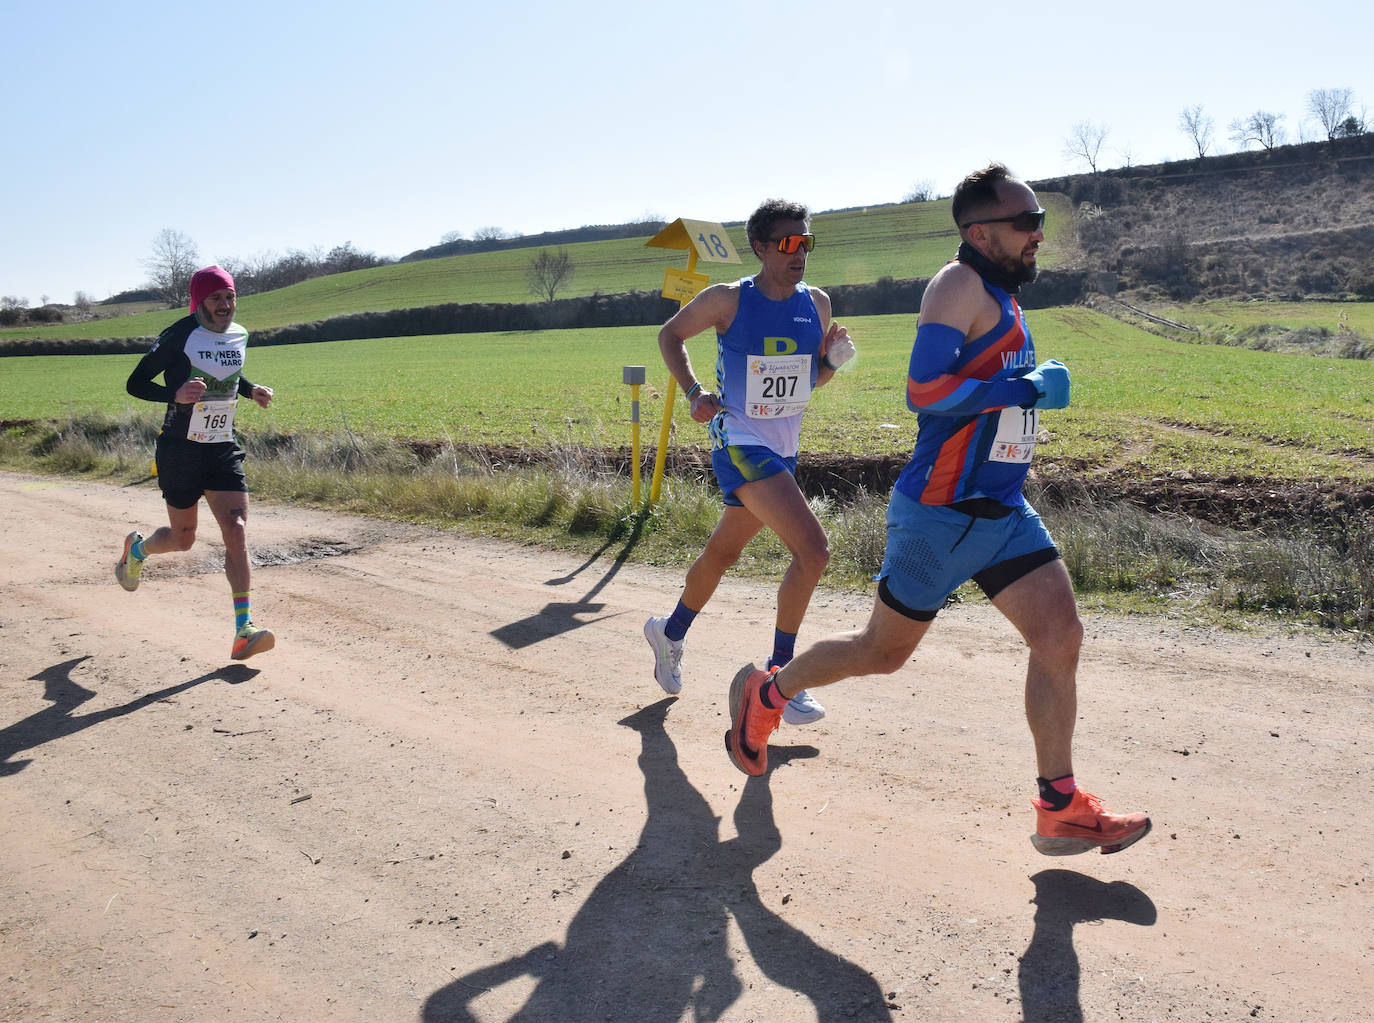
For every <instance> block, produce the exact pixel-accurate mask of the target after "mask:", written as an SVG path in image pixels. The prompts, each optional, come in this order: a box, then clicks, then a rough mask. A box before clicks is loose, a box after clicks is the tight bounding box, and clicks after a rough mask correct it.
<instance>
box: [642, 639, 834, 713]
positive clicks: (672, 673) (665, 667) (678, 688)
mask: <svg viewBox="0 0 1374 1023" xmlns="http://www.w3.org/2000/svg"><path fill="white" fill-rule="evenodd" d="M667 624H668V619H666V618H650V619H649V620H648V621H647V622H645V623H644V638H645V639H647V640H648V641H649V646H651V647H653V649H654V679H655V680H656V681H657V682H658V684H659V685H661V686H662V687H663V691H664V692H665V693H667V694H668V695H669V696H676V695H677V694H678V693H680V692H682V640H680V639H678V640H672V639H669V638H668V637H667V635H666V634H665V633H664V631H663V630H664V628H665V627H666V626H667ZM822 713H824V711H822Z"/></svg>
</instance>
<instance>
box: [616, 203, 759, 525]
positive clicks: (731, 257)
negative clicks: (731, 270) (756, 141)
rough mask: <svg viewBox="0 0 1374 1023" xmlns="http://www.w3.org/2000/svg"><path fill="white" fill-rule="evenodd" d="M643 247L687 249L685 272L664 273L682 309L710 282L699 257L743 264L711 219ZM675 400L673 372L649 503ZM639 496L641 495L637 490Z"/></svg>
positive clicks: (681, 225) (674, 226) (672, 227)
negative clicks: (701, 267) (699, 266)
mask: <svg viewBox="0 0 1374 1023" xmlns="http://www.w3.org/2000/svg"><path fill="white" fill-rule="evenodd" d="M644 245H645V247H646V248H647V247H653V248H658V249H686V250H687V269H686V271H683V270H679V269H677V268H675V267H671V266H670V267H668V269H667V271H665V272H664V274H663V297H664V298H671V299H676V300H677V304H678V308H679V309H680V308H682V307H683V306H685V305H686V304H687V303H688V302H690V301H692V299H694V298H696V296H697V294H698V293H699V292H700V291H701V290H702V289H704V288H705V287H706V285H707V284H708V283H709V282H710V280H711V279H710V278H709V277H708V276H706V274H699V273H697V272H696V269H697V258H698V257H700V258H702V259H704V260H706V261H707V262H708V263H738V262H739V261H740V258H739V255H738V254H737V253H736V252H735V247H734V245H733V244H732V243H731V241H730V236H729V235H728V234H727V233H726V231H725V228H723V227H721V226H720V225H719V224H716V223H713V222H711V221H709V220H684V219H682V218H678V219H677V220H674V221H673V222H672V223H671V224H669V225H668V226H667V227H665V228H664V229H663V230H662V231H660V232H658V234H656V235H654V236H653V237H652V238H650V239H649V240H648V241H647V242H645V243H644ZM676 399H677V381H676V380H675V379H673V375H672V374H671V373H670V374H668V392H667V396H666V399H665V401H664V404H663V428H662V429H661V430H660V431H659V435H658V452H657V454H656V455H655V457H654V478H653V483H652V484H651V485H650V487H649V503H650V504H653V503H654V502H655V501H657V500H658V491H659V485H660V484H661V483H662V481H663V467H664V465H665V464H666V463H667V460H668V434H669V432H670V431H671V429H672V426H673V402H674V401H675V400H676ZM638 464H639V462H638V460H636V462H635V465H636V471H638V468H637V467H638ZM636 495H638V491H637V490H636ZM635 503H636V504H638V503H639V498H638V496H636V497H635Z"/></svg>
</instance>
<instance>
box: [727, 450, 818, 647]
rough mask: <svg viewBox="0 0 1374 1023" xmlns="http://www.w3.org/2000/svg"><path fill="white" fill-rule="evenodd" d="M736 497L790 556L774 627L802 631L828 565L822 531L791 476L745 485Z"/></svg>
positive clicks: (779, 593)
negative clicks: (817, 587)
mask: <svg viewBox="0 0 1374 1023" xmlns="http://www.w3.org/2000/svg"><path fill="white" fill-rule="evenodd" d="M735 496H736V497H738V498H739V499H740V501H742V502H743V503H744V507H745V508H746V509H748V510H749V512H750V513H751V514H752V515H753V517H754V518H756V519H757V520H758V521H760V522H762V523H763V524H764V525H765V526H767V527H768V528H769V529H771V530H772V531H773V532H774V533H776V534H777V535H778V539H779V540H781V541H782V542H783V544H785V545H786V547H787V549H788V551H789V552H790V553H791V555H792V563H791V564H790V565H788V567H787V572H786V574H784V575H783V577H782V582H781V583H780V584H779V586H778V615H777V627H778V629H780V630H781V631H782V632H788V633H792V634H794V635H795V634H796V633H797V632H799V631H801V624H802V619H803V618H805V617H806V607H807V605H808V604H810V603H811V594H812V593H814V592H815V589H816V584H817V583H819V582H820V581H821V574H822V573H824V572H825V566H826V565H827V564H829V562H830V542H829V540H827V539H826V535H825V529H824V527H822V526H821V523H820V520H819V519H817V518H816V515H815V513H814V512H813V511H812V510H811V506H810V505H809V504H807V503H806V497H805V496H804V495H803V494H802V492H801V489H800V488H799V487H798V486H797V481H796V479H794V478H793V477H792V475H791V474H790V473H785V472H783V473H778V474H777V475H775V476H769V477H768V478H767V479H761V480H755V481H754V482H753V483H746V484H744V486H742V487H740V488H739V489H738V490H736V491H735Z"/></svg>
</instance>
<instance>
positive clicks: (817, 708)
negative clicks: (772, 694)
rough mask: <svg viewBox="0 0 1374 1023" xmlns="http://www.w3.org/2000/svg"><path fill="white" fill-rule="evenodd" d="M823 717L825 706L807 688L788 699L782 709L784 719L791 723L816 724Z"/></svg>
mask: <svg viewBox="0 0 1374 1023" xmlns="http://www.w3.org/2000/svg"><path fill="white" fill-rule="evenodd" d="M823 717H825V708H824V707H822V706H821V705H820V704H819V703H817V702H816V700H815V698H814V697H813V696H812V695H811V694H810V693H808V692H807V691H806V690H805V689H803V690H802V691H801V692H800V693H798V694H797V695H796V696H794V697H792V699H790V700H788V701H787V706H786V707H784V708H783V709H782V719H783V720H784V721H786V722H787V723H788V724H789V725H814V724H815V723H816V722H817V721H819V720H820V719H821V718H823Z"/></svg>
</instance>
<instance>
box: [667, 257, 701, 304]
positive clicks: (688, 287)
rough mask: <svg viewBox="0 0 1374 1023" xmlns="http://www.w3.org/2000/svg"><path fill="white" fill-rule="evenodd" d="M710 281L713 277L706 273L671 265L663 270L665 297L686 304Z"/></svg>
mask: <svg viewBox="0 0 1374 1023" xmlns="http://www.w3.org/2000/svg"><path fill="white" fill-rule="evenodd" d="M710 283H711V278H710V277H708V276H706V274H694V273H692V272H691V271H690V270H679V269H677V268H676V267H672V266H670V267H668V269H667V270H665V271H663V297H664V298H671V299H672V300H673V301H674V302H677V303H679V304H681V305H686V304H687V303H688V302H690V301H692V299H694V298H696V297H697V295H698V293H700V292H701V291H702V290H703V289H704V288H705V287H706V285H708V284H710Z"/></svg>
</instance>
